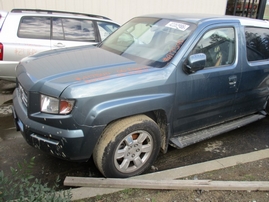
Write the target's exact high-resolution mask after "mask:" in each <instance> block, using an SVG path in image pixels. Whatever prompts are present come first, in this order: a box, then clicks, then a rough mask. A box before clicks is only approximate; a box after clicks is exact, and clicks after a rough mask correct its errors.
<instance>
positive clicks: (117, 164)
mask: <svg viewBox="0 0 269 202" xmlns="http://www.w3.org/2000/svg"><path fill="white" fill-rule="evenodd" d="M160 145H161V139H160V129H159V127H158V125H157V124H156V123H155V122H154V121H153V120H152V119H150V118H149V117H147V116H145V115H136V116H133V117H128V118H125V119H121V120H118V121H115V122H113V123H111V124H109V125H108V126H107V127H106V129H105V130H104V132H103V134H102V136H101V137H100V139H99V141H98V143H97V144H96V146H95V149H94V152H93V159H94V162H95V164H96V166H97V167H98V169H99V170H100V171H101V173H102V174H103V175H104V176H105V177H120V178H125V177H131V176H135V175H139V174H141V173H142V172H144V171H145V170H146V169H148V168H149V167H150V166H151V164H152V163H153V162H154V161H155V159H156V158H157V156H158V154H159V151H160Z"/></svg>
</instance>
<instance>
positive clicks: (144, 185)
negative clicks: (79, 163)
mask: <svg viewBox="0 0 269 202" xmlns="http://www.w3.org/2000/svg"><path fill="white" fill-rule="evenodd" d="M64 185H65V186H78V187H96V188H123V189H125V188H139V189H179V190H247V191H267V190H269V182H268V181H212V180H139V179H116V178H86V177H66V178H65V180H64Z"/></svg>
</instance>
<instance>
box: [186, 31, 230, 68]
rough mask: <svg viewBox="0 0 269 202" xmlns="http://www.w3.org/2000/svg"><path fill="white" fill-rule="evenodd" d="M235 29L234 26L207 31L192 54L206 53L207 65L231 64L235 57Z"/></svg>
mask: <svg viewBox="0 0 269 202" xmlns="http://www.w3.org/2000/svg"><path fill="white" fill-rule="evenodd" d="M234 42H235V31H234V29H233V28H232V27H223V28H218V29H212V30H209V31H208V32H206V33H205V34H204V35H203V37H202V38H201V39H200V41H199V42H198V43H197V44H196V46H195V47H194V49H193V50H192V52H191V54H196V53H204V54H205V55H206V64H205V67H216V66H222V65H229V64H232V63H233V62H234V59H235V43H234Z"/></svg>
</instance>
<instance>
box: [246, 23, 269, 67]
mask: <svg viewBox="0 0 269 202" xmlns="http://www.w3.org/2000/svg"><path fill="white" fill-rule="evenodd" d="M245 38H246V51H247V60H248V61H249V62H252V61H259V60H267V59H269V30H268V29H266V28H259V27H245Z"/></svg>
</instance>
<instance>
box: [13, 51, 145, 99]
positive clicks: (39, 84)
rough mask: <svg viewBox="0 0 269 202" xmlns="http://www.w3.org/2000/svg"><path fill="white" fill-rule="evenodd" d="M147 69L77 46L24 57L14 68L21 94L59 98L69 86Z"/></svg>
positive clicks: (120, 58)
mask: <svg viewBox="0 0 269 202" xmlns="http://www.w3.org/2000/svg"><path fill="white" fill-rule="evenodd" d="M148 68H150V67H147V66H143V65H139V64H137V63H136V62H134V61H132V60H129V59H127V58H125V57H122V56H120V55H116V54H114V53H111V52H109V51H106V50H103V49H101V48H98V47H95V46H81V47H73V48H65V49H57V50H51V51H45V52H42V53H38V54H36V55H33V56H30V57H27V58H25V59H23V60H22V61H21V62H20V63H19V65H18V66H17V68H16V74H17V78H18V81H19V82H20V83H21V85H22V86H23V87H24V88H25V90H27V91H39V92H42V93H47V94H49V95H54V96H60V94H61V92H63V90H64V89H65V88H67V87H68V86H70V85H72V84H78V83H79V82H81V83H85V82H86V83H90V82H98V81H101V80H106V79H111V78H115V77H120V76H123V75H125V74H130V73H132V72H141V71H143V70H145V69H148ZM44 86H45V87H44Z"/></svg>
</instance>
